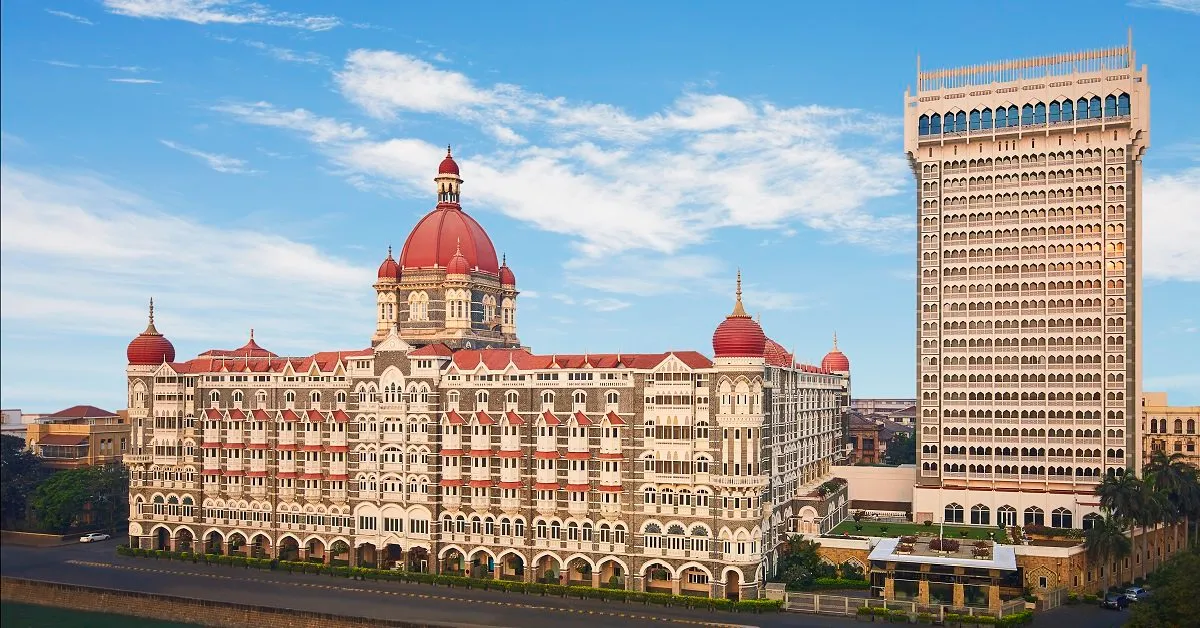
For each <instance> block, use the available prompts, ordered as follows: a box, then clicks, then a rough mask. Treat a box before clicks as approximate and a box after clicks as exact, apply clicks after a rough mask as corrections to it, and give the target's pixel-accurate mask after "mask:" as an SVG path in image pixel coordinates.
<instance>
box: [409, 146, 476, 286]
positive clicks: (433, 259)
mask: <svg viewBox="0 0 1200 628" xmlns="http://www.w3.org/2000/svg"><path fill="white" fill-rule="evenodd" d="M447 162H449V164H448V163H447ZM450 164H452V165H453V168H449V165H450ZM438 171H439V172H438V178H437V179H435V180H436V181H438V182H439V192H438V194H439V198H440V199H441V201H440V202H439V203H438V204H437V207H435V208H434V210H433V211H431V212H429V213H428V214H426V215H425V217H424V218H422V219H421V220H420V222H418V223H417V226H415V227H413V230H412V233H410V234H408V239H407V240H405V241H404V248H403V249H401V250H400V270H401V272H403V271H405V270H408V269H410V268H434V267H437V268H441V269H445V268H447V267H449V266H450V262H451V260H452V259H453V258H454V254H455V253H456V252H458V251H461V252H462V256H463V257H464V258H466V260H467V265H468V266H469V267H470V269H471V270H473V271H478V272H482V273H488V274H490V275H497V276H498V275H499V274H500V263H499V261H498V260H497V259H496V247H494V246H492V239H491V238H489V237H488V234H487V232H486V231H484V230H483V227H481V226H479V223H478V222H475V219H474V218H472V217H471V216H470V215H468V214H467V213H466V212H464V211H463V210H462V206H460V205H459V204H458V187H457V186H458V184H459V183H461V181H462V179H459V178H458V164H457V163H455V162H454V160H453V159H452V158H451V157H450V154H449V151H447V153H446V159H445V160H443V161H442V163H441V165H440V166H439V167H438Z"/></svg>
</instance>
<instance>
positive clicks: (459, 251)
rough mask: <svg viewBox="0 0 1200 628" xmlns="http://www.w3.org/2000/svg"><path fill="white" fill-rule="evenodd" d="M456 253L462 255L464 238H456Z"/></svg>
mask: <svg viewBox="0 0 1200 628" xmlns="http://www.w3.org/2000/svg"><path fill="white" fill-rule="evenodd" d="M454 254H455V255H462V238H455V239H454Z"/></svg>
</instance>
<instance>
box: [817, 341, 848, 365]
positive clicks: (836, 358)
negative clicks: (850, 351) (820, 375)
mask: <svg viewBox="0 0 1200 628" xmlns="http://www.w3.org/2000/svg"><path fill="white" fill-rule="evenodd" d="M821 368H823V369H828V370H830V371H833V372H834V373H849V372H850V358H848V357H846V354H844V353H842V352H841V351H838V346H837V334H834V335H833V349H832V350H831V351H830V352H829V353H826V354H825V357H824V358H821Z"/></svg>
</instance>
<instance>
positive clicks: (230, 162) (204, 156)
mask: <svg viewBox="0 0 1200 628" xmlns="http://www.w3.org/2000/svg"><path fill="white" fill-rule="evenodd" d="M159 141H160V142H162V145H163V146H166V147H167V148H171V149H174V150H177V151H179V152H181V153H183V154H185V155H191V156H192V157H195V158H196V159H199V160H200V161H203V162H204V163H206V164H208V167H209V168H212V169H213V170H216V171H217V172H224V173H226V174H257V173H258V171H257V170H252V169H250V168H247V167H246V160H244V159H238V158H237V157H230V156H228V155H221V154H218V153H206V152H204V151H202V150H199V149H195V148H192V147H190V146H184V145H183V144H179V143H177V142H172V141H170V140H159Z"/></svg>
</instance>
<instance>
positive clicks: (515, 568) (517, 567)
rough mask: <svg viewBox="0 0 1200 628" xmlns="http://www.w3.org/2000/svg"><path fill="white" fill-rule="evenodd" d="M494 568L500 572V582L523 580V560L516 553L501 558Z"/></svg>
mask: <svg viewBox="0 0 1200 628" xmlns="http://www.w3.org/2000/svg"><path fill="white" fill-rule="evenodd" d="M496 568H497V569H499V570H500V575H499V578H500V579H501V580H512V581H515V582H521V581H522V580H524V579H525V558H524V557H523V556H521V555H520V554H517V553H516V552H511V553H508V554H505V555H503V556H501V557H500V562H499V563H498V565H497V567H496Z"/></svg>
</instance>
